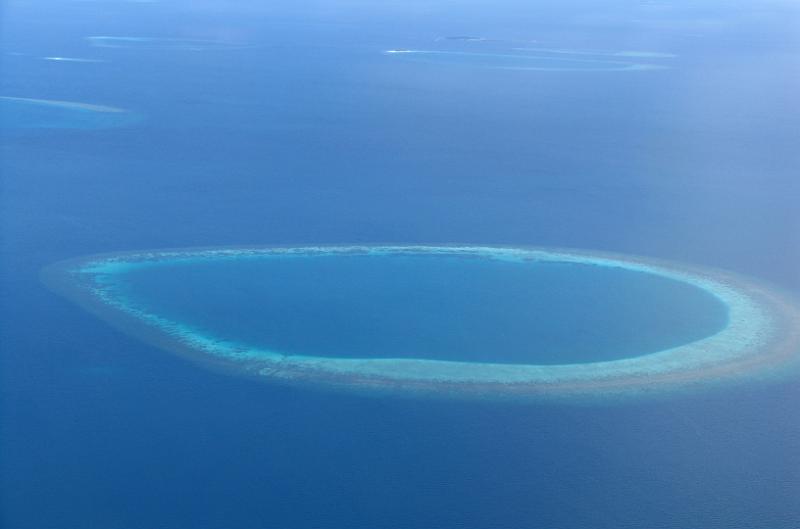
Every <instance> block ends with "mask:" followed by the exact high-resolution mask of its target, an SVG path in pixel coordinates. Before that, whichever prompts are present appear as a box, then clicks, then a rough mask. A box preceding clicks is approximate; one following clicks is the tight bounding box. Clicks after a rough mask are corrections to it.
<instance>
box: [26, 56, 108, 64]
mask: <svg viewBox="0 0 800 529" xmlns="http://www.w3.org/2000/svg"><path fill="white" fill-rule="evenodd" d="M42 60H43V61H53V62H85V63H90V62H106V61H104V60H103V59H82V58H80V57H42Z"/></svg>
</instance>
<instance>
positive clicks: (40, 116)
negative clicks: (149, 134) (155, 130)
mask: <svg viewBox="0 0 800 529" xmlns="http://www.w3.org/2000/svg"><path fill="white" fill-rule="evenodd" d="M0 106H2V110H3V114H4V116H3V117H4V119H3V120H2V121H0V128H2V129H5V130H19V131H24V130H35V129H77V130H97V129H108V128H117V127H124V126H128V125H131V124H134V123H137V122H138V121H140V120H141V116H139V115H138V114H136V113H134V112H130V111H128V110H126V109H124V108H119V107H112V106H108V105H96V104H92V103H83V102H80V101H62V100H58V99H35V98H29V97H10V96H0Z"/></svg>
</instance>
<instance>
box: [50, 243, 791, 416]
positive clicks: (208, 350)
mask: <svg viewBox="0 0 800 529" xmlns="http://www.w3.org/2000/svg"><path fill="white" fill-rule="evenodd" d="M353 256H372V257H379V258H380V259H384V260H386V262H388V261H392V260H396V259H401V258H406V257H409V256H425V257H429V258H442V259H443V258H448V259H452V258H457V259H465V260H467V259H468V260H479V261H481V262H484V263H489V264H491V263H496V264H498V265H499V264H508V263H514V264H516V265H518V266H519V267H536V266H542V265H551V264H569V265H575V266H580V267H588V268H589V269H596V270H598V271H599V270H621V271H625V272H631V273H633V274H632V276H633V275H636V274H639V275H641V274H645V275H648V276H651V277H653V278H657V279H659V280H669V281H673V282H676V283H680V284H682V285H687V286H691V287H692V288H694V289H697V290H698V291H702V292H703V293H704V295H707V296H709V297H713V299H714V300H716V301H715V303H718V304H720V306H722V307H724V310H725V315H726V317H725V319H724V321H722V323H721V324H720V325H718V326H716V327H714V328H713V330H711V331H709V332H708V333H707V334H705V335H702V336H699V337H698V336H695V337H694V338H691V341H689V342H687V343H679V344H674V345H672V346H670V347H666V348H663V349H658V350H654V351H649V350H643V351H641V352H640V353H639V354H636V353H635V352H634V353H631V352H628V353H627V354H625V355H620V356H618V357H616V358H615V359H613V360H605V359H604V360H599V361H583V362H572V363H563V364H559V363H548V364H544V363H510V362H506V363H498V362H492V361H485V360H482V361H463V360H441V359H433V358H430V357H426V355H425V354H423V353H422V351H424V350H425V344H424V343H420V344H419V350H420V351H421V353H420V355H419V357H410V358H399V357H391V356H389V357H386V356H381V355H380V354H376V355H370V356H365V355H361V356H355V357H347V356H344V355H342V356H324V355H321V354H313V351H312V352H309V351H304V352H302V353H298V352H296V351H292V350H290V349H287V348H286V347H269V346H265V345H263V344H254V343H252V342H248V341H246V340H241V339H240V337H239V336H223V335H221V334H220V333H218V332H215V331H214V330H211V328H210V326H209V325H205V324H204V325H198V323H197V321H192V322H190V321H186V320H185V319H183V318H180V317H177V316H176V314H175V313H170V312H169V311H161V310H157V309H153V308H152V307H149V306H148V305H147V304H146V303H142V301H141V299H137V297H136V296H135V295H132V294H131V291H130V290H128V289H127V288H126V287H125V281H126V278H130V277H134V276H135V275H136V274H140V273H141V272H142V271H147V270H155V269H158V268H159V267H175V266H178V265H185V264H198V263H218V264H219V263H222V264H226V263H228V264H231V265H233V264H235V263H242V262H253V261H265V262H266V261H269V260H279V259H282V260H287V259H289V260H292V259H294V260H295V262H301V261H305V260H314V259H320V258H322V257H324V258H328V259H334V260H336V259H343V258H345V257H353ZM43 279H44V281H45V283H46V284H47V285H48V286H50V287H51V288H52V289H53V290H55V291H56V292H59V293H61V294H63V295H65V296H66V297H67V298H69V299H71V300H73V301H75V302H77V303H78V304H80V305H81V306H83V307H85V308H86V309H88V310H90V311H91V312H93V313H94V314H96V315H97V316H99V317H101V318H102V319H104V320H106V321H108V322H110V323H112V324H114V325H115V326H117V327H118V328H120V329H122V330H124V331H126V332H128V333H130V334H132V335H134V336H137V337H139V338H141V339H143V340H145V341H147V342H149V343H151V344H153V345H156V346H158V347H161V348H164V349H167V350H170V351H173V352H175V353H178V354H181V355H184V356H186V357H189V358H191V359H193V360H197V361H200V362H202V363H204V364H207V365H210V366H217V367H221V368H223V369H225V370H227V371H229V372H233V373H237V374H243V375H248V376H254V377H259V378H263V379H265V380H270V381H277V382H283V383H290V384H299V385H314V386H324V387H329V388H339V389H345V390H352V391H360V392H368V393H388V394H396V395H432V396H449V397H475V398H509V399H534V400H541V399H571V400H574V399H607V398H626V397H641V396H645V395H663V394H669V393H674V392H679V391H687V390H696V389H701V388H708V387H715V386H719V385H723V384H728V383H732V382H744V381H753V380H762V379H771V378H774V377H779V376H782V375H785V374H787V373H793V372H794V371H795V370H796V368H797V366H798V359H799V357H800V310H799V309H798V307H797V305H796V304H794V302H793V301H792V300H791V299H790V298H789V297H788V296H786V295H784V294H782V293H781V292H779V291H777V290H775V289H773V288H770V287H767V286H765V285H762V284H761V283H759V282H758V281H755V280H751V279H747V278H743V277H740V276H737V275H735V274H731V273H728V272H723V271H717V270H708V269H702V268H695V267H690V266H684V265H680V264H675V263H667V262H661V261H656V260H651V259H644V258H639V257H631V256H620V255H610V254H604V253H597V252H582V251H574V250H550V249H536V248H508V247H483V246H331V247H289V248H285V247H281V248H273V247H270V248H233V249H225V248H223V249H214V248H211V249H185V250H155V251H147V252H136V253H122V254H112V255H100V256H90V257H86V258H81V259H77V260H70V261H66V262H61V263H56V264H55V265H52V266H50V267H48V268H47V269H45V270H44V271H43ZM335 280H336V279H335V278H333V279H331V281H335ZM513 289H514V287H513V285H511V286H510V287H509V289H508V290H509V292H513ZM409 290H410V291H412V292H413V285H409ZM198 295H199V294H198ZM412 297H413V294H412ZM412 301H413V300H412ZM197 302H198V303H202V298H198V300H197ZM650 302H651V300H650V299H646V298H645V299H641V300H639V303H640V304H641V306H642V307H644V306H646V305H647V304H648V303H650ZM598 303H602V300H599V301H598ZM411 306H413V303H412V305H411ZM449 309H452V307H449ZM675 310H676V316H677V315H679V313H680V312H681V307H677V308H676V309H675ZM710 328H711V327H709V329H710ZM577 330H578V329H576V331H577ZM308 332H314V329H308ZM378 352H379V351H378Z"/></svg>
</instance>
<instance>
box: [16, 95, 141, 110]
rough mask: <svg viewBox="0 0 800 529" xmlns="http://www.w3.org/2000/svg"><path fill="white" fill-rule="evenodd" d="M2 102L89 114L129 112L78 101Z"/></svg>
mask: <svg viewBox="0 0 800 529" xmlns="http://www.w3.org/2000/svg"><path fill="white" fill-rule="evenodd" d="M0 100H3V101H10V102H18V103H24V104H32V105H40V106H50V107H57V108H66V109H73V110H87V111H89V112H105V113H112V114H117V113H125V112H127V110H125V109H123V108H117V107H110V106H106V105H93V104H90V103H81V102H78V101H61V100H58V99H34V98H30V97H10V96H0Z"/></svg>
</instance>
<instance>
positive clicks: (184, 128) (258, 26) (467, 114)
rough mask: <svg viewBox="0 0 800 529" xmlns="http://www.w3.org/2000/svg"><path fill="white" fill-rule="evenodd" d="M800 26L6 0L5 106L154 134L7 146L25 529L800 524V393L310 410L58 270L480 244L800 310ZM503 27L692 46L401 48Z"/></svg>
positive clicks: (600, 41) (3, 497) (653, 12)
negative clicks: (588, 260) (605, 259)
mask: <svg viewBox="0 0 800 529" xmlns="http://www.w3.org/2000/svg"><path fill="white" fill-rule="evenodd" d="M798 16H800V14H799V12H798V8H797V6H795V5H794V3H793V2H782V1H778V0H775V1H765V2H759V3H752V4H742V5H740V4H736V5H731V4H730V3H729V2H707V1H701V2H688V1H681V2H676V3H671V4H657V3H656V4H653V3H651V4H641V5H633V4H630V3H627V2H596V1H593V2H588V1H587V2H558V3H555V2H546V3H537V4H536V5H531V4H530V3H521V2H499V3H498V2H495V3H492V4H491V6H489V5H488V4H481V3H474V2H416V1H407V2H389V3H386V2H383V3H377V4H375V5H372V4H369V3H359V2H334V1H327V0H326V1H315V2H309V3H297V2H291V3H289V2H286V3H283V2H270V3H260V4H257V3H244V4H239V5H236V6H234V5H232V4H231V3H230V2H224V3H223V2H214V1H202V2H198V1H193V2H178V1H175V2H160V3H159V2H155V3H139V2H113V1H108V2H52V1H50V2H48V1H34V2H22V1H19V0H9V1H7V2H5V3H4V4H3V5H2V17H1V18H0V24H1V26H0V36H1V38H2V48H3V55H2V58H1V59H0V61H1V62H0V68H1V69H2V75H0V93H1V94H2V95H6V96H19V97H31V98H40V99H56V100H68V101H81V102H87V103H92V104H100V105H110V106H114V107H120V108H126V109H130V110H131V111H134V112H136V113H138V114H141V115H143V116H145V119H144V121H142V122H140V123H137V124H135V125H132V126H129V127H123V128H113V129H102V130H99V129H98V130H83V131H81V130H54V129H48V130H36V131H31V130H27V131H22V130H16V129H15V130H8V129H5V130H3V131H2V132H0V134H2V135H3V136H2V138H3V147H2V151H1V152H0V169H1V170H2V198H1V200H2V208H0V209H1V211H2V213H0V214H2V223H1V224H2V242H1V243H0V244H2V246H1V247H0V248H2V292H0V294H1V295H0V299H2V302H1V303H2V322H3V323H2V336H0V344H2V356H1V358H2V386H1V387H2V406H3V408H2V414H3V415H2V423H1V424H2V437H1V438H0V453H1V454H2V462H1V463H0V464H1V465H2V469H0V476H2V477H0V479H1V480H2V481H1V483H2V489H0V501H2V503H1V504H0V510H1V511H2V514H1V515H0V516H2V518H0V520H2V524H3V526H4V527H8V528H10V529H42V528H45V529H62V528H70V529H71V528H85V527H113V528H118V529H144V528H152V527H163V528H169V529H172V528H176V529H177V528H185V527H192V528H202V529H219V528H226V529H250V528H253V527H281V528H320V527H337V528H338V527H348V528H349V527H364V528H367V527H368V528H382V527H385V528H397V527H408V528H420V529H422V528H425V529H427V528H431V527H435V528H451V527H459V528H485V527H502V528H530V527H552V528H559V529H561V528H600V529H606V528H607V529H618V528H620V527H631V528H633V527H636V528H639V527H642V528H648V529H654V528H656V529H657V528H661V527H664V528H670V529H678V528H680V529H687V528H698V529H708V528H731V527H735V528H737V529H738V528H764V527H770V528H778V529H794V528H795V527H796V526H797V519H798V518H800V500H798V497H799V496H798V494H797V491H798V487H800V453H798V450H797V446H798V442H800V418H799V417H798V414H797V411H796V406H795V405H794V403H796V402H797V401H798V399H800V387H798V385H797V383H796V381H793V380H789V381H786V382H783V383H779V384H775V385H763V386H758V385H757V386H754V387H749V388H733V389H728V390H725V391H721V392H714V393H709V394H700V395H695V396H683V397H679V398H675V399H669V400H665V401H660V402H641V403H628V404H624V405H623V404H620V405H603V406H595V407H569V406H555V405H553V406H544V405H542V406H520V405H511V404H496V403H480V402H479V403H475V402H473V403H459V402H437V401H414V400H396V399H389V398H386V399H377V398H376V399H370V398H362V397H356V396H348V395H341V394H336V395H332V394H328V393H323V392H319V393H317V392H313V391H303V390H299V389H297V390H292V389H286V388H280V387H275V386H271V385H269V384H260V383H256V382H253V381H250V380H243V379H238V378H236V377H232V376H225V375H221V374H214V373H209V372H207V371H205V370H203V369H202V368H201V367H199V366H197V365H195V364H192V363H189V362H185V361H183V360H180V359H177V358H175V357H173V356H171V355H170V354H168V353H165V352H163V351H159V350H156V349H153V348H151V347H149V346H146V345H143V344H142V343H141V342H139V341H137V340H135V339H133V338H130V337H128V336H125V335H124V334H121V333H119V332H117V331H115V330H113V329H112V328H110V327H109V326H107V325H106V324H104V323H102V322H101V321H99V320H97V319H95V318H94V317H93V316H91V315H89V314H87V313H85V312H83V311H81V310H80V309H79V308H77V307H76V306H74V305H72V304H70V303H68V302H66V301H64V300H61V299H59V298H57V297H56V296H54V295H53V294H52V293H50V292H48V291H47V290H45V289H44V288H43V287H42V286H41V285H40V283H39V281H38V270H39V269H40V267H42V266H44V265H47V264H49V263H51V262H54V261H57V260H59V259H64V258H68V257H73V256H79V255H83V254H88V253H93V252H107V251H123V250H138V249H146V248H157V247H183V246H215V245H248V244H302V243H312V244H317V243H339V242H364V243H375V242H386V241H395V242H476V243H508V244H533V245H540V246H562V247H563V246H568V247H569V246H571V247H579V248H594V249H600V250H609V251H618V252H629V253H638V254H646V255H652V256H656V257H662V258H668V259H673V260H678V261H686V262H691V263H697V264H702V265H711V266H720V267H724V268H728V269H732V270H735V271H738V272H741V273H746V274H750V275H755V276H758V277H760V278H763V279H765V280H768V281H771V282H773V283H776V284H778V285H779V286H782V287H784V288H786V289H788V290H791V291H794V292H798V291H800V276H799V275H798V269H800V268H798V264H799V263H800V240H798V237H800V235H798V234H800V229H798V227H799V226H800V213H799V212H798V208H797V197H798V195H800V183H798V179H797V178H796V175H797V174H798V169H800V159H799V158H800V151H798V150H797V148H796V146H797V144H798V141H799V140H800V137H798V135H799V134H800V132H799V131H800V126H798V123H799V121H800V116H798V106H797V105H796V104H795V101H796V94H797V93H798V92H800V74H798V71H800V69H798V60H799V59H798V57H800V54H798V51H800V42H799V41H798V35H800V32H798V31H797V27H798V20H799V19H798ZM472 34H475V35H478V36H486V37H488V38H494V39H501V40H504V41H505V42H509V43H511V44H509V45H503V46H505V47H509V46H516V42H520V41H521V42H524V43H526V44H524V46H527V45H528V44H527V43H529V42H530V41H536V42H535V45H536V47H545V48H559V49H561V48H570V49H581V50H584V49H589V50H611V51H613V50H640V51H656V52H665V53H672V54H675V55H676V57H675V58H672V59H661V63H662V64H666V65H668V66H669V68H666V69H661V70H651V71H638V72H597V71H594V72H558V73H554V72H523V71H514V70H507V69H502V68H497V69H493V68H481V67H470V66H469V65H448V64H422V63H419V62H414V61H395V60H391V59H392V57H387V56H386V55H384V54H383V53H382V52H383V51H384V50H387V49H396V48H408V49H423V48H429V47H432V46H435V45H436V44H437V42H439V41H437V40H436V39H437V38H438V37H441V36H448V35H472ZM93 35H94V36H98V35H100V36H102V35H111V36H114V35H118V36H148V37H158V38H167V39H176V38H177V39H181V38H187V39H192V40H195V39H200V40H212V41H224V42H226V43H232V44H236V45H241V46H238V47H237V46H221V47H220V46H216V47H212V49H208V50H205V51H202V50H201V51H197V50H191V49H186V48H187V47H186V46H176V47H169V46H167V47H166V48H164V49H147V48H143V47H141V46H139V47H131V48H99V47H96V46H92V45H91V43H90V42H89V41H87V40H86V39H85V37H88V36H93ZM447 45H448V46H449V47H452V46H454V45H460V46H462V47H464V48H467V47H470V46H474V45H480V43H479V42H470V41H463V42H462V41H448V44H447ZM492 46H493V47H498V46H500V45H499V44H497V43H494V44H492ZM190 48H191V46H190ZM448 49H450V48H448ZM465 51H471V49H469V50H465ZM46 56H65V57H78V58H89V59H98V60H103V61H105V62H96V63H75V62H58V61H55V62H54V61H47V60H41V59H40V57H46ZM614 60H616V59H614ZM641 61H642V59H636V60H635V61H634V62H641ZM645 62H652V61H650V60H649V59H648V60H647V61H645Z"/></svg>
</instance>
